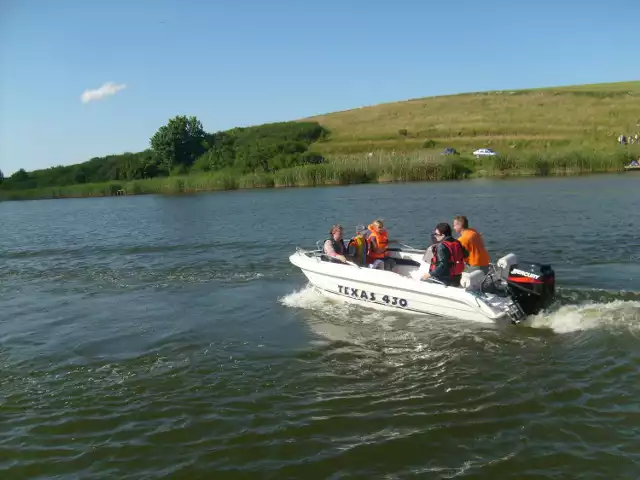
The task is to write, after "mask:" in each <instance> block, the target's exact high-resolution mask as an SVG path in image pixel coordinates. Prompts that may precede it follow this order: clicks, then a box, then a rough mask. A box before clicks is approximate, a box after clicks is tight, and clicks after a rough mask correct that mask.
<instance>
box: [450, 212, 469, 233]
mask: <svg viewBox="0 0 640 480" xmlns="http://www.w3.org/2000/svg"><path fill="white" fill-rule="evenodd" d="M467 228H469V220H467V217H465V216H464V215H456V216H455V217H453V229H454V230H455V231H456V232H458V233H460V232H461V231H462V230H465V229H467Z"/></svg>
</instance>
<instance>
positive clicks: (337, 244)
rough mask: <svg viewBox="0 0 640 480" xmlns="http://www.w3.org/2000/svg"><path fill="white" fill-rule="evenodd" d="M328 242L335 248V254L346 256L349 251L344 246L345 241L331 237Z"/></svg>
mask: <svg viewBox="0 0 640 480" xmlns="http://www.w3.org/2000/svg"><path fill="white" fill-rule="evenodd" d="M327 240H329V241H330V242H331V246H332V247H333V251H334V252H336V253H337V254H339V255H344V254H345V253H346V251H347V249H346V248H345V246H344V241H343V240H340V241H337V240H335V239H334V238H333V237H329V238H327Z"/></svg>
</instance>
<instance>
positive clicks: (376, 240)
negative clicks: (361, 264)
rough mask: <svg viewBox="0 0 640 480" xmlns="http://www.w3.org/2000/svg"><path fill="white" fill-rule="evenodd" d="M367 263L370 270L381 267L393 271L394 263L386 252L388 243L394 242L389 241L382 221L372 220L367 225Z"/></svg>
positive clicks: (394, 241) (393, 241) (392, 241)
mask: <svg viewBox="0 0 640 480" xmlns="http://www.w3.org/2000/svg"><path fill="white" fill-rule="evenodd" d="M368 228H369V232H370V233H369V239H368V253H367V263H368V264H369V267H371V268H378V267H379V266H382V267H383V268H384V269H385V270H391V271H395V266H396V262H395V260H394V259H393V258H391V257H390V256H389V254H388V252H387V247H388V246H389V244H390V243H396V242H397V241H396V240H389V237H388V234H387V230H386V229H385V228H384V224H383V223H382V220H374V221H373V222H371V224H370V225H369V227H368Z"/></svg>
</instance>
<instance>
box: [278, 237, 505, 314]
mask: <svg viewBox="0 0 640 480" xmlns="http://www.w3.org/2000/svg"><path fill="white" fill-rule="evenodd" d="M397 255H398V258H404V259H409V260H414V261H420V260H421V259H422V254H420V253H414V254H411V253H401V254H397ZM289 260H290V261H291V263H292V264H293V265H295V266H297V267H298V268H300V269H301V270H302V272H303V273H304V275H305V276H306V277H307V279H308V280H309V283H310V284H311V285H313V286H314V287H315V288H316V289H317V290H318V291H320V292H321V293H324V294H326V295H328V296H331V297H334V298H338V299H342V300H345V301H348V302H355V303H359V304H363V305H366V306H368V307H371V308H376V309H381V310H402V311H406V312H411V313H417V314H429V315H435V316H441V317H451V318H458V319H462V320H469V321H476V322H498V323H503V322H504V323H511V321H512V317H511V316H510V313H509V312H510V309H512V308H513V302H512V301H511V300H510V299H509V298H504V297H499V296H497V295H492V294H485V293H482V292H480V291H472V290H468V289H464V288H460V287H451V286H445V285H442V284H439V283H432V282H424V281H420V280H418V279H416V278H412V276H411V274H412V273H413V276H414V277H415V271H417V270H418V267H417V266H408V267H405V266H401V267H400V269H399V270H400V272H399V273H394V272H390V271H384V270H377V269H371V268H367V267H357V266H355V265H345V264H340V263H334V262H329V261H325V260H322V255H321V254H320V252H319V251H315V252H314V251H303V250H299V251H297V252H296V253H294V254H293V255H291V256H290V257H289Z"/></svg>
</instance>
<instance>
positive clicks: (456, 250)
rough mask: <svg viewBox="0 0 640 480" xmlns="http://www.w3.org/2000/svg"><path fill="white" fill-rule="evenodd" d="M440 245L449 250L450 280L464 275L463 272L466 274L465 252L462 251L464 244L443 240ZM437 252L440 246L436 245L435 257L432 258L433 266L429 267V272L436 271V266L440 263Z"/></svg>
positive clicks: (434, 247) (434, 249)
mask: <svg viewBox="0 0 640 480" xmlns="http://www.w3.org/2000/svg"><path fill="white" fill-rule="evenodd" d="M440 243H442V245H444V246H445V247H446V248H447V250H449V278H453V277H457V276H458V275H462V272H464V251H463V249H462V244H461V243H460V242H459V241H458V240H453V241H452V242H449V241H446V240H443V241H442V242H440ZM437 252H438V246H437V245H434V246H433V256H432V257H431V266H430V267H429V271H431V272H433V271H434V270H435V269H436V265H437V263H438V255H437Z"/></svg>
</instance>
